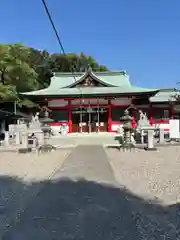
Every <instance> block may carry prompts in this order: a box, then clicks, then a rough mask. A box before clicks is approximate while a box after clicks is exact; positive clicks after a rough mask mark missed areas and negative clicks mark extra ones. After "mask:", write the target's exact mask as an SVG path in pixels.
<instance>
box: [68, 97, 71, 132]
mask: <svg viewBox="0 0 180 240" xmlns="http://www.w3.org/2000/svg"><path fill="white" fill-rule="evenodd" d="M68 126H69V133H72V111H71V100H68Z"/></svg>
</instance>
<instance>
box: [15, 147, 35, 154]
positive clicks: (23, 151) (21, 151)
mask: <svg viewBox="0 0 180 240" xmlns="http://www.w3.org/2000/svg"><path fill="white" fill-rule="evenodd" d="M30 152H32V148H19V149H18V153H30Z"/></svg>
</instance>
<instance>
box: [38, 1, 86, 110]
mask: <svg viewBox="0 0 180 240" xmlns="http://www.w3.org/2000/svg"><path fill="white" fill-rule="evenodd" d="M41 1H42V4H43V6H44V9H45V11H46V14H47V16H48V18H49V21H50V23H51V26H52V28H53V30H54V33H55V35H56V37H57V40H58V43H59V46H60V48H61V51H62V53H63V54H64V55H66V53H65V50H64V47H63V44H62V42H61V39H60V36H59V34H58V31H57V29H56V27H55V24H54V22H53V20H52V17H51V14H50V12H49V10H48V7H47V4H46V2H45V0H41ZM73 69H74V65H72V64H71V73H72V75H73V78H74V81H75V82H76V77H75V75H74V71H73ZM76 72H77V69H76ZM77 89H78V90H79V92H80V94H81V103H82V99H83V92H82V90H81V89H80V88H77ZM81 108H82V107H81Z"/></svg>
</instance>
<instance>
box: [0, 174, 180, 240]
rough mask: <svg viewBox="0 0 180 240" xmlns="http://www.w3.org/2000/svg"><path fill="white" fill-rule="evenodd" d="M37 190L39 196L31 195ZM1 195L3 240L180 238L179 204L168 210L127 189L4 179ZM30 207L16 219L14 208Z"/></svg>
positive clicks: (79, 182) (64, 181) (65, 181)
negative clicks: (179, 231)
mask: <svg viewBox="0 0 180 240" xmlns="http://www.w3.org/2000/svg"><path fill="white" fill-rule="evenodd" d="M40 189H41V191H39V190H40ZM34 190H35V191H36V193H37V192H39V193H38V194H37V196H35V197H30V195H31V193H32V191H34ZM0 192H1V196H0V227H1V230H2V228H4V230H3V231H0V232H1V233H2V232H4V234H3V236H1V237H0V239H2V240H3V239H4V240H6V239H8V240H16V239H17V240H24V239H26V240H32V239H33V240H36V239H37V240H41V239H42V240H46V239H48V240H50V239H53V240H55V239H61V240H64V239H68V240H69V239H76V240H81V239H86V240H96V239H98V240H100V239H102V240H111V239H113V240H115V239H126V240H133V239H134V240H136V239H138V240H140V239H149V240H153V239H156V240H160V239H173V240H175V239H180V235H178V234H179V233H178V230H179V222H178V221H179V219H178V215H179V208H180V206H178V205H173V206H168V207H163V206H162V205H160V204H159V203H157V202H148V201H145V200H143V199H141V198H139V197H137V196H134V195H133V194H132V193H130V192H128V191H127V190H125V189H120V188H115V187H112V186H109V185H103V184H98V183H95V182H89V181H86V180H83V179H79V180H77V181H72V180H71V179H59V180H56V181H46V182H43V183H33V184H31V185H27V184H25V183H23V182H22V181H20V180H17V179H13V178H8V177H3V178H1V179H0ZM25 205H27V206H28V207H27V208H26V210H25V211H23V212H22V213H21V215H20V217H19V218H17V219H16V220H15V219H13V217H14V216H15V215H13V213H15V209H17V208H19V206H21V207H22V208H23V207H24V206H25Z"/></svg>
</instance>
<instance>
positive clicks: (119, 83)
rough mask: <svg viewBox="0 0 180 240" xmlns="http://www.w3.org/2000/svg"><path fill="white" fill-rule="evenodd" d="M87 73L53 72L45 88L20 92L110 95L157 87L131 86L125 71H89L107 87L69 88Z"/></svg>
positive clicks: (46, 94)
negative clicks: (49, 82)
mask: <svg viewBox="0 0 180 240" xmlns="http://www.w3.org/2000/svg"><path fill="white" fill-rule="evenodd" d="M85 74H87V73H74V77H73V75H72V73H55V75H54V76H53V77H52V78H51V84H50V86H49V87H48V88H46V89H41V90H38V91H33V92H27V93H22V94H23V95H26V96H68V95H69V96H78V95H108V94H109V95H111V94H122V95H123V94H126V95H127V94H128V93H129V94H140V93H153V92H155V91H158V89H146V88H139V87H135V86H132V85H131V83H130V80H129V76H128V75H127V74H126V72H125V71H117V72H96V73H93V72H90V73H89V74H91V76H92V77H93V76H94V78H96V79H97V80H99V81H100V82H101V83H104V84H106V85H107V87H84V88H70V86H71V85H72V84H73V83H75V82H77V81H79V80H80V79H82V78H83V76H85Z"/></svg>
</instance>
